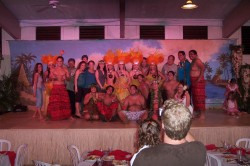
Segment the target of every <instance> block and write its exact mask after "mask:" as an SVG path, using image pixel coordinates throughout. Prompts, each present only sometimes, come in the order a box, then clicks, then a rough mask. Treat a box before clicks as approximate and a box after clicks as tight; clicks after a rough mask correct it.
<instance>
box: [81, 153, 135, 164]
mask: <svg viewBox="0 0 250 166" xmlns="http://www.w3.org/2000/svg"><path fill="white" fill-rule="evenodd" d="M87 155H90V156H92V155H93V156H94V157H95V156H97V157H98V156H102V157H101V158H99V157H98V158H99V159H97V160H84V159H86V158H87ZM109 155H111V156H113V157H111V158H110V157H109ZM131 157H132V154H131V153H128V152H125V151H121V150H114V151H111V152H110V151H99V150H94V151H91V152H85V153H84V154H83V155H82V157H81V160H80V163H79V164H78V166H114V164H113V161H115V159H116V162H118V163H117V164H119V165H121V162H122V164H124V166H125V165H126V166H129V165H130V164H129V160H130V159H131Z"/></svg>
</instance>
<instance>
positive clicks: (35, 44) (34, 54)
mask: <svg viewBox="0 0 250 166" xmlns="http://www.w3.org/2000/svg"><path fill="white" fill-rule="evenodd" d="M9 42H10V52H11V58H12V71H18V72H19V77H18V79H19V82H20V83H21V84H22V85H23V86H24V87H27V86H28V85H30V83H31V79H32V72H33V71H32V70H33V68H34V65H35V63H37V62H41V56H42V55H48V54H52V55H58V54H60V52H61V51H62V50H63V52H64V54H63V57H64V58H65V62H67V60H68V59H69V58H75V59H76V64H77V63H78V62H80V58H81V56H82V55H83V54H87V55H88V56H89V59H91V60H94V61H96V62H97V61H98V60H100V59H102V58H103V56H104V55H105V53H106V52H107V51H108V50H109V49H111V50H117V49H121V50H123V51H129V50H130V49H139V50H141V51H142V53H143V55H144V56H145V57H147V56H148V55H149V54H150V53H154V52H155V51H158V52H161V53H163V54H164V55H165V59H164V62H163V63H162V64H160V65H159V66H158V68H159V70H161V68H162V66H163V65H164V63H165V62H166V61H167V56H168V55H174V56H175V58H176V60H175V63H176V64H178V57H177V53H178V51H180V50H183V51H185V52H186V54H188V51H189V50H191V49H195V50H197V52H198V55H199V57H200V58H201V60H202V61H203V62H204V64H205V67H206V71H205V79H206V80H207V82H206V96H207V100H206V103H207V105H208V106H211V107H214V106H219V105H221V103H222V102H223V100H224V92H225V85H226V84H227V82H228V80H229V79H230V78H232V76H233V70H232V64H231V50H230V45H233V44H235V41H234V40H84V41H9ZM187 57H188V56H187ZM130 66H131V64H128V65H127V68H128V69H130ZM45 68H46V66H45V65H44V69H45ZM24 89H25V88H24ZM28 89H29V88H28ZM28 89H26V92H27V93H30V92H29V91H30V90H28ZM30 94H31V93H30Z"/></svg>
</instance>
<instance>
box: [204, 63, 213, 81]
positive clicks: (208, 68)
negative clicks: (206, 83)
mask: <svg viewBox="0 0 250 166" xmlns="http://www.w3.org/2000/svg"><path fill="white" fill-rule="evenodd" d="M204 66H205V77H206V80H211V79H212V72H213V69H212V68H211V66H210V65H209V63H208V62H205V63H204Z"/></svg>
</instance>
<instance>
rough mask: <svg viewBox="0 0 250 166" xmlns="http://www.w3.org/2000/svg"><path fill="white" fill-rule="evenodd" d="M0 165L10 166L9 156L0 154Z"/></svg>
mask: <svg viewBox="0 0 250 166" xmlns="http://www.w3.org/2000/svg"><path fill="white" fill-rule="evenodd" d="M0 165H4V166H11V164H10V159H9V156H8V155H6V154H0Z"/></svg>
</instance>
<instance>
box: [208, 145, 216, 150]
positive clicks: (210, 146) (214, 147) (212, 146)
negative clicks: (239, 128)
mask: <svg viewBox="0 0 250 166" xmlns="http://www.w3.org/2000/svg"><path fill="white" fill-rule="evenodd" d="M206 149H207V150H214V149H217V147H216V146H215V144H209V145H206Z"/></svg>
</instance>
